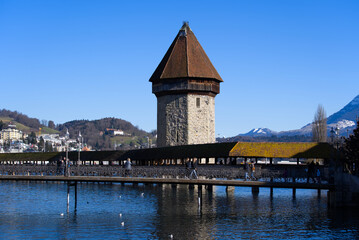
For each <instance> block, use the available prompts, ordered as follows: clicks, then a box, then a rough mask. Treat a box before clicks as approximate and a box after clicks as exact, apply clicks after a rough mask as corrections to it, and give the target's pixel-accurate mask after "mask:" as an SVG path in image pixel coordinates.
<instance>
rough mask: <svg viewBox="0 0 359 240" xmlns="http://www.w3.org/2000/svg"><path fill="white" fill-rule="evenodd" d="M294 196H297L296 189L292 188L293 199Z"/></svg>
mask: <svg viewBox="0 0 359 240" xmlns="http://www.w3.org/2000/svg"><path fill="white" fill-rule="evenodd" d="M296 194H297V189H296V188H293V198H295V197H296Z"/></svg>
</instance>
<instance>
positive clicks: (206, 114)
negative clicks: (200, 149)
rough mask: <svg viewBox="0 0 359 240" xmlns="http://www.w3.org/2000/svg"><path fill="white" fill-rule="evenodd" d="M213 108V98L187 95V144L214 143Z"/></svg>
mask: <svg viewBox="0 0 359 240" xmlns="http://www.w3.org/2000/svg"><path fill="white" fill-rule="evenodd" d="M197 99H199V100H197ZM197 101H199V106H198V105H197V104H198V102H197ZM214 106H215V104H214V97H211V96H208V95H195V94H193V95H190V94H189V95H188V136H189V138H188V144H201V143H214V142H215V113H214V109H215V107H214Z"/></svg>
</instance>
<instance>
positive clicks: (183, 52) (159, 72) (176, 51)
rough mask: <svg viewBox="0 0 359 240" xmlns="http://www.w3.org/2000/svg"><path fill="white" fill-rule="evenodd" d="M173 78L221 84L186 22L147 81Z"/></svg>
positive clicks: (220, 79)
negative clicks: (201, 79) (206, 80)
mask: <svg viewBox="0 0 359 240" xmlns="http://www.w3.org/2000/svg"><path fill="white" fill-rule="evenodd" d="M173 78H177V79H178V78H180V79H183V78H206V79H213V80H217V81H219V82H223V80H222V78H221V76H219V74H218V72H217V70H216V69H215V68H214V67H213V65H212V63H211V61H210V60H209V58H208V56H207V54H206V53H205V51H204V50H203V48H202V46H201V45H200V44H199V42H198V40H197V38H196V36H195V35H194V34H193V32H192V30H191V28H190V27H189V25H188V22H185V23H184V24H183V26H182V27H181V29H180V30H179V32H178V34H177V36H176V38H175V39H174V40H173V42H172V44H171V46H170V47H169V49H168V50H167V52H166V54H165V56H164V57H163V59H162V61H161V62H160V64H159V65H158V67H157V68H156V70H155V72H154V73H153V74H152V76H151V78H150V80H149V81H150V82H152V83H155V82H158V81H161V80H164V79H173Z"/></svg>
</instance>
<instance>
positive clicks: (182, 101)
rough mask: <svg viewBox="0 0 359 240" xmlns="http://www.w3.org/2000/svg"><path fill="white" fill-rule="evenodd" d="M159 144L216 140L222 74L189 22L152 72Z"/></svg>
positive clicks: (167, 144)
mask: <svg viewBox="0 0 359 240" xmlns="http://www.w3.org/2000/svg"><path fill="white" fill-rule="evenodd" d="M149 81H150V82H152V92H153V93H154V94H155V95H156V97H157V146H158V147H164V146H175V145H188V144H201V143H214V142H215V114H214V97H215V96H216V95H217V94H218V93H219V85H220V83H221V82H223V80H222V78H221V77H220V76H219V74H218V73H217V71H216V69H215V68H214V67H213V65H212V63H211V61H210V60H209V58H208V57H207V54H206V53H205V52H204V50H203V48H202V47H201V45H200V44H199V42H198V40H197V38H196V37H195V35H194V34H193V32H192V30H191V29H190V27H189V25H188V23H187V22H185V23H184V24H183V26H182V27H181V29H180V30H179V32H178V34H177V36H176V38H175V39H174V41H173V42H172V44H171V46H170V47H169V49H168V50H167V52H166V54H165V56H164V57H163V59H162V61H161V62H160V64H159V65H158V67H157V68H156V70H155V72H154V73H153V74H152V76H151V78H150V80H149Z"/></svg>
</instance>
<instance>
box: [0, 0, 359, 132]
mask: <svg viewBox="0 0 359 240" xmlns="http://www.w3.org/2000/svg"><path fill="white" fill-rule="evenodd" d="M183 21H189V24H190V27H191V29H192V31H193V32H194V34H195V35H196V37H197V39H198V40H199V42H200V43H201V45H202V47H203V48H204V50H205V51H206V53H207V55H208V56H209V58H210V59H211V61H212V63H213V65H214V66H215V68H216V69H217V71H218V73H219V74H220V75H221V77H222V78H223V80H224V82H223V83H222V84H221V93H220V94H219V95H217V97H216V133H217V134H220V136H226V137H229V136H234V135H237V134H239V133H245V132H248V131H249V130H251V129H252V128H257V127H268V128H270V129H272V130H276V131H280V130H290V129H298V128H300V127H302V126H304V125H305V124H307V123H309V122H311V121H312V120H313V116H314V113H315V111H316V108H317V106H318V104H322V105H323V106H324V108H325V110H326V112H327V115H328V116H329V115H331V114H332V113H334V112H336V111H338V110H339V109H340V108H342V107H343V106H344V105H345V104H347V103H348V102H349V101H351V100H352V99H353V98H354V97H355V96H357V95H358V94H359V1H356V0H355V1H347V0H344V1H339V0H338V1H328V0H325V1H319V0H318V1H312V0H308V1H305V0H300V1H295V0H292V1H287V0H285V1H267V0H263V1H250V0H248V1H208V0H206V1H185V0H181V1H100V0H98V1H90V0H83V1H80V0H78V1H72V0H71V1H66V0H61V1H60V0H59V1H56V0H51V1H48V0H31V1H28V0H23V1H18V0H0V99H1V101H0V108H5V109H9V110H12V111H15V110H16V111H19V112H21V113H23V114H26V115H28V116H30V117H36V118H39V119H40V120H41V119H46V120H53V121H55V123H64V122H66V121H70V120H76V119H89V120H93V119H100V118H104V117H116V118H122V119H125V120H128V121H130V122H132V123H133V124H134V125H137V126H139V127H140V128H141V129H144V130H147V131H150V130H153V129H156V111H157V109H156V108H157V105H156V97H155V96H154V95H153V94H152V93H151V84H150V82H148V79H149V78H150V76H151V75H152V73H153V71H154V70H155V68H156V67H157V65H158V64H159V62H160V60H161V59H162V57H163V56H164V54H165V52H166V50H167V49H168V47H169V46H170V44H171V42H172V41H173V39H174V38H175V36H176V34H177V32H178V30H179V29H180V27H181V25H182V22H183Z"/></svg>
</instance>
